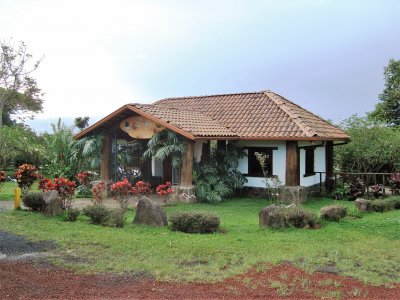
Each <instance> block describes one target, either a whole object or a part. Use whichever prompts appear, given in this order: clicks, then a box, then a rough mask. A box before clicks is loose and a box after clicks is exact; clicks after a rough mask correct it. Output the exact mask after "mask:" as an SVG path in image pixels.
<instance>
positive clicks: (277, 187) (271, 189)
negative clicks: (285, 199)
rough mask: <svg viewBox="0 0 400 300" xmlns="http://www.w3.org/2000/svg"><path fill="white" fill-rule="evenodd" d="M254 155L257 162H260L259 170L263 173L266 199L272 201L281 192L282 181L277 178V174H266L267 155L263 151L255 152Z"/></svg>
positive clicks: (277, 197) (276, 198)
mask: <svg viewBox="0 0 400 300" xmlns="http://www.w3.org/2000/svg"><path fill="white" fill-rule="evenodd" d="M254 155H255V157H256V159H257V161H258V163H259V164H260V167H261V170H262V172H263V175H264V182H265V193H266V196H267V199H269V200H274V201H276V200H278V199H279V194H280V193H281V192H282V182H281V181H280V180H279V177H278V176H273V175H272V174H268V170H267V167H266V161H267V159H268V155H267V154H266V153H263V152H255V153H254Z"/></svg>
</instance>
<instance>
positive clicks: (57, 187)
mask: <svg viewBox="0 0 400 300" xmlns="http://www.w3.org/2000/svg"><path fill="white" fill-rule="evenodd" d="M75 187H76V184H75V182H74V181H71V180H69V179H67V178H64V177H59V178H55V179H54V182H53V181H51V180H50V179H48V178H45V177H41V178H40V180H39V189H41V190H42V191H43V192H47V191H57V192H58V195H59V197H60V198H61V200H62V203H63V209H65V210H67V209H70V208H71V207H72V197H73V196H74V194H75Z"/></svg>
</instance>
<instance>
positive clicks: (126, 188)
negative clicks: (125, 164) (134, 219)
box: [111, 178, 132, 209]
mask: <svg viewBox="0 0 400 300" xmlns="http://www.w3.org/2000/svg"><path fill="white" fill-rule="evenodd" d="M111 190H112V191H113V192H114V197H113V199H114V200H115V201H117V202H118V203H119V205H121V208H122V209H126V208H127V207H128V197H129V195H130V194H131V193H132V185H131V184H130V183H129V181H128V179H126V178H125V179H124V180H122V181H118V182H116V183H114V184H113V185H112V186H111Z"/></svg>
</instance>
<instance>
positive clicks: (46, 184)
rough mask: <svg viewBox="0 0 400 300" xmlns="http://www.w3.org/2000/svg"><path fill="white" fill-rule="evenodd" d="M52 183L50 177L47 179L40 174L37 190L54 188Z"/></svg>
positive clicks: (44, 190)
mask: <svg viewBox="0 0 400 300" xmlns="http://www.w3.org/2000/svg"><path fill="white" fill-rule="evenodd" d="M52 185H53V182H52V181H51V179H48V178H46V177H44V176H42V175H40V176H39V186H38V189H39V190H42V191H43V192H47V191H50V190H55V188H53V186H52Z"/></svg>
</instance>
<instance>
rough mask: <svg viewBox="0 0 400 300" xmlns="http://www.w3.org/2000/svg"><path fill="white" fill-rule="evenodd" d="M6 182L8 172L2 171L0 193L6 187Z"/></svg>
mask: <svg viewBox="0 0 400 300" xmlns="http://www.w3.org/2000/svg"><path fill="white" fill-rule="evenodd" d="M6 180H7V176H6V172H4V171H0V191H1V188H2V187H3V185H4V182H6Z"/></svg>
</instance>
